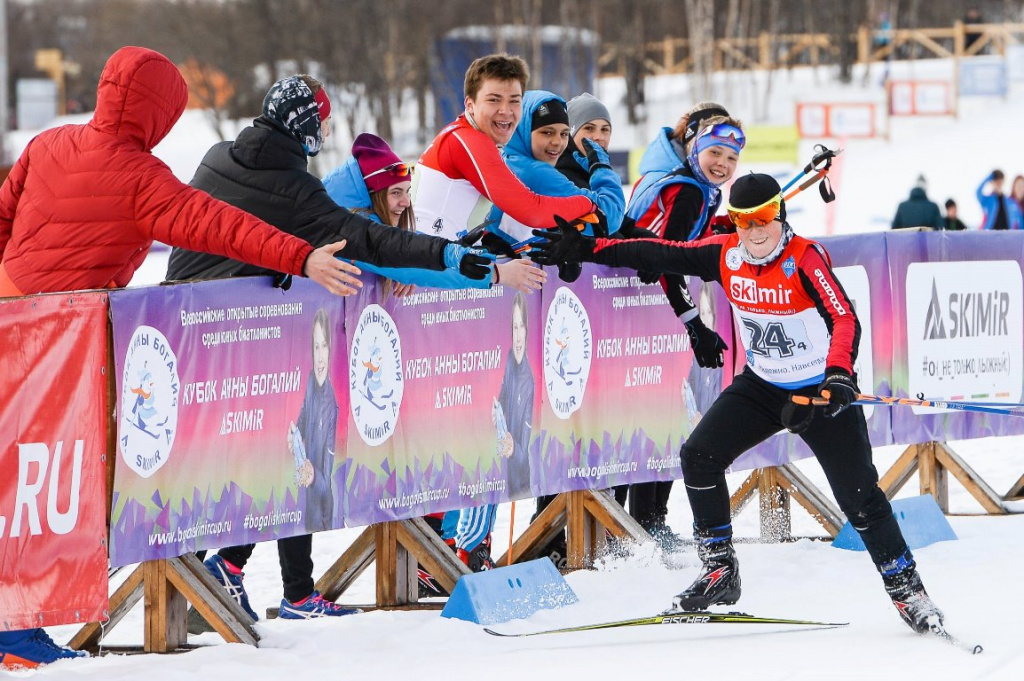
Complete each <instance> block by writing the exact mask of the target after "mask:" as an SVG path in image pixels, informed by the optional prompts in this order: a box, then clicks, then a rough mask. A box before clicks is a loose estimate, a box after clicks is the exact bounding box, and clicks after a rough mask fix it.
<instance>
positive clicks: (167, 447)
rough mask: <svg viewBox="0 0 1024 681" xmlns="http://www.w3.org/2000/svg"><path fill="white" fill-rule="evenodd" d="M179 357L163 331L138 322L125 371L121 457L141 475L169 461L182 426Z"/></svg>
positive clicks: (125, 361) (129, 344)
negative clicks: (179, 402)
mask: <svg viewBox="0 0 1024 681" xmlns="http://www.w3.org/2000/svg"><path fill="white" fill-rule="evenodd" d="M180 388H181V380H180V378H179V377H178V359H177V357H175V356H174V351H173V350H172V349H171V346H170V344H169V343H168V342H167V339H166V338H165V337H164V335H163V334H162V333H160V331H158V330H157V329H154V328H153V327H151V326H139V327H138V328H136V329H135V333H133V334H132V339H131V342H129V343H128V353H127V354H126V355H125V358H124V374H123V375H122V376H121V419H120V422H119V426H120V427H119V428H118V432H119V437H118V440H117V443H118V446H119V447H120V448H121V458H122V459H124V462H125V463H126V464H127V465H128V467H129V468H131V469H132V470H133V471H135V472H136V473H137V474H138V475H140V476H141V477H143V478H148V477H149V476H151V475H153V474H154V473H156V472H157V471H158V470H160V468H161V466H163V465H164V464H165V463H167V459H168V457H169V456H170V454H171V447H173V446H174V435H175V433H177V431H178V393H179V391H180Z"/></svg>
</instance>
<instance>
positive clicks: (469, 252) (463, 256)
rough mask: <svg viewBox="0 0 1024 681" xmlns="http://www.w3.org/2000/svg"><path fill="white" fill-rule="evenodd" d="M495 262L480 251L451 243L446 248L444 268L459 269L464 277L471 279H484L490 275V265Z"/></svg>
mask: <svg viewBox="0 0 1024 681" xmlns="http://www.w3.org/2000/svg"><path fill="white" fill-rule="evenodd" d="M493 262H494V258H493V257H491V256H488V255H483V254H482V253H481V252H480V251H475V250H473V249H471V248H466V247H465V246H460V245H459V244H457V243H455V242H454V241H450V242H449V243H448V245H447V246H445V247H444V266H445V267H446V268H455V267H458V268H459V272H461V273H462V276H464V277H468V278H470V279H483V278H484V277H486V276H488V275H490V273H491V268H490V265H491V264H492V263H493Z"/></svg>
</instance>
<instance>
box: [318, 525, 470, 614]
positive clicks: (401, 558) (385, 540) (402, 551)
mask: <svg viewBox="0 0 1024 681" xmlns="http://www.w3.org/2000/svg"><path fill="white" fill-rule="evenodd" d="M371 562H376V577H377V599H376V603H375V604H374V605H372V606H368V607H370V608H398V609H412V608H416V607H423V606H422V605H420V604H419V588H418V584H417V576H416V572H417V563H418V564H419V565H422V566H423V568H424V569H425V570H426V571H427V572H429V573H430V574H431V575H432V576H433V577H434V579H435V580H437V582H438V584H440V585H441V587H442V588H444V589H445V590H446V591H448V592H449V593H451V591H452V590H453V589H454V588H455V583H456V582H457V581H459V578H460V577H461V576H462V575H467V574H469V568H468V567H466V566H465V564H463V562H462V561H461V560H459V559H458V558H457V557H456V556H455V554H454V553H453V552H452V550H451V549H450V548H449V547H448V545H447V544H445V543H444V542H443V541H441V538H440V537H439V536H438V535H437V533H436V532H435V531H434V530H433V529H432V528H431V527H430V526H429V525H428V524H427V522H426V521H425V520H423V518H412V519H411V520H396V521H392V522H387V523H378V524H376V525H371V526H369V527H367V528H366V529H365V530H363V532H362V533H361V534H360V535H359V537H357V538H356V540H355V541H354V542H352V545H351V546H349V547H348V550H346V551H345V553H343V554H342V555H341V556H340V557H339V558H338V560H336V561H335V562H334V564H333V565H331V567H330V568H328V569H327V571H326V572H325V573H324V574H323V576H322V577H320V579H318V580H317V582H316V589H317V590H318V591H319V592H320V593H321V594H322V595H323V597H324V598H326V599H327V600H330V601H333V600H337V598H339V597H340V596H341V595H342V594H343V593H345V591H346V590H347V589H348V588H349V587H350V586H351V585H352V583H353V582H354V581H355V580H356V579H358V577H359V575H361V574H362V573H363V572H364V571H365V570H366V568H368V567H369V566H370V563H371ZM426 607H428V608H436V607H438V606H437V605H436V604H429V605H427V606H426Z"/></svg>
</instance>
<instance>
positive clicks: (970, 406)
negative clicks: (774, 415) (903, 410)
mask: <svg viewBox="0 0 1024 681" xmlns="http://www.w3.org/2000/svg"><path fill="white" fill-rule="evenodd" d="M790 400H791V401H793V402H794V403H796V404H802V405H808V404H809V405H812V406H816V407H821V406H825V405H827V404H828V399H827V398H825V397H807V396H804V395H791V396H790ZM854 404H877V405H881V406H884V407H934V408H936V409H952V410H954V411H973V412H979V413H982V414H1001V415H1003V416H1017V417H1024V404H1021V405H1015V406H1005V407H1000V406H985V405H983V404H978V403H974V402H959V401H956V400H914V399H910V398H908V397H885V396H882V395H866V394H864V393H858V394H857V400H856V402H854Z"/></svg>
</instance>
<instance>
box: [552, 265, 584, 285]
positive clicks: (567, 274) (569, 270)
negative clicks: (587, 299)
mask: <svg viewBox="0 0 1024 681" xmlns="http://www.w3.org/2000/svg"><path fill="white" fill-rule="evenodd" d="M582 273H583V265H582V264H581V263H578V262H560V263H558V278H559V279H561V280H562V281H564V282H565V283H567V284H571V283H572V282H574V281H576V280H577V279H579V278H580V274H582Z"/></svg>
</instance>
